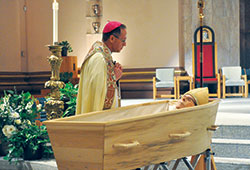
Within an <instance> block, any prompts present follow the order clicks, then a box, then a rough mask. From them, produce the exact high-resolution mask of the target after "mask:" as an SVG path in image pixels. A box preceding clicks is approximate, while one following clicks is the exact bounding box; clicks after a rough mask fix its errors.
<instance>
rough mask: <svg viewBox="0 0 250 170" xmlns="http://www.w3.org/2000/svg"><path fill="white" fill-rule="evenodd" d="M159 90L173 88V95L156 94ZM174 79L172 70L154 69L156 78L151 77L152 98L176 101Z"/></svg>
mask: <svg viewBox="0 0 250 170" xmlns="http://www.w3.org/2000/svg"><path fill="white" fill-rule="evenodd" d="M159 88H174V94H157V89H159ZM176 90H177V89H176V77H175V76H174V68H161V69H156V77H153V98H154V99H156V98H171V97H173V98H175V99H176V95H177V93H176Z"/></svg>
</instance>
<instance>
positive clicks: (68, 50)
mask: <svg viewBox="0 0 250 170" xmlns="http://www.w3.org/2000/svg"><path fill="white" fill-rule="evenodd" d="M58 45H61V46H62V52H61V54H62V56H68V53H71V52H73V49H72V47H71V45H70V43H69V42H68V41H61V42H59V43H58Z"/></svg>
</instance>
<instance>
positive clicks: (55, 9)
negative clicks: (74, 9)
mask: <svg viewBox="0 0 250 170" xmlns="http://www.w3.org/2000/svg"><path fill="white" fill-rule="evenodd" d="M52 9H53V44H55V43H56V42H58V9H59V4H58V2H57V1H56V0H54V2H53V4H52Z"/></svg>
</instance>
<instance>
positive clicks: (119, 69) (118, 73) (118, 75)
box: [114, 63, 122, 81]
mask: <svg viewBox="0 0 250 170" xmlns="http://www.w3.org/2000/svg"><path fill="white" fill-rule="evenodd" d="M114 72H115V77H116V81H117V80H119V79H120V78H121V77H122V65H121V64H120V63H115V68H114Z"/></svg>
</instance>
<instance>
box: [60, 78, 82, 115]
mask: <svg viewBox="0 0 250 170" xmlns="http://www.w3.org/2000/svg"><path fill="white" fill-rule="evenodd" d="M77 93H78V84H76V85H73V84H72V83H70V82H68V83H66V84H65V87H64V88H63V89H60V100H62V101H64V113H63V115H62V117H68V116H73V115H75V111H76V98H77Z"/></svg>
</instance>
